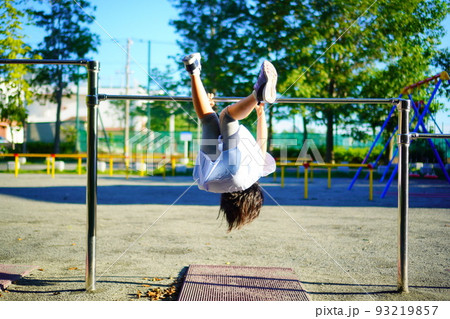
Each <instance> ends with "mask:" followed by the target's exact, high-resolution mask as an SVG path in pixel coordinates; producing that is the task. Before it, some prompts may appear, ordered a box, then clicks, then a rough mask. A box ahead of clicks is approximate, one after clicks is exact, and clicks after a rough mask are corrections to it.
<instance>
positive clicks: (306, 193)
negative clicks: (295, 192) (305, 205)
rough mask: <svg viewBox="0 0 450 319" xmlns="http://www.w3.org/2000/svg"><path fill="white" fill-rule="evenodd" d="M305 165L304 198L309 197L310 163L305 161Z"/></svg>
mask: <svg viewBox="0 0 450 319" xmlns="http://www.w3.org/2000/svg"><path fill="white" fill-rule="evenodd" d="M303 167H304V168H305V186H304V192H303V198H304V199H308V168H309V163H303Z"/></svg>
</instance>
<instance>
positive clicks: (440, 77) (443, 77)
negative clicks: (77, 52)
mask: <svg viewBox="0 0 450 319" xmlns="http://www.w3.org/2000/svg"><path fill="white" fill-rule="evenodd" d="M435 80H437V82H436V84H435V86H434V90H433V93H432V94H431V96H430V98H429V100H428V102H427V103H426V104H425V105H423V111H422V113H420V106H421V104H420V102H419V103H416V102H415V101H414V99H413V97H412V95H411V91H412V90H413V89H414V88H417V87H420V86H421V85H423V84H426V83H429V82H432V81H435ZM442 81H448V83H450V77H449V75H448V73H447V72H445V71H443V72H441V73H439V74H436V75H435V76H432V77H430V78H427V79H425V80H423V81H420V82H417V83H415V84H412V85H409V86H407V87H405V88H404V89H403V90H402V93H401V94H400V95H399V99H400V98H402V97H403V96H404V95H407V96H408V99H409V100H410V102H411V106H412V109H413V111H414V114H413V116H412V117H411V120H410V122H409V126H410V127H411V126H412V124H413V122H414V120H415V119H416V118H417V123H416V125H415V127H414V128H413V129H412V130H411V132H412V133H417V132H418V130H419V129H421V130H422V132H423V133H427V134H428V133H429V132H428V130H427V128H426V126H425V124H424V118H425V116H426V115H427V114H428V115H429V116H430V118H431V119H432V120H433V122H434V124H435V125H436V128H437V129H438V130H439V132H440V133H441V134H443V132H442V130H441V129H440V127H439V125H438V124H437V123H436V120H435V119H434V117H433V115H432V114H431V112H430V105H431V102H432V101H433V99H434V97H435V96H436V93H437V92H438V90H439V87H440V86H441V84H442ZM421 103H423V102H421ZM395 108H396V106H395V105H393V106H392V108H391V110H390V111H389V114H388V116H387V117H386V120H385V121H384V123H383V125H382V126H381V129H380V132H378V134H377V136H376V137H375V140H374V141H373V143H372V145H371V146H370V148H369V151H368V152H367V154H366V156H365V157H364V160H363V161H362V164H366V162H367V161H368V159H369V156H370V154H371V153H372V151H373V149H374V148H375V145H377V143H378V140H379V139H380V137H381V134H382V133H383V131H384V129H385V128H386V126H387V124H388V122H389V120H390V118H391V116H392V114H393V113H394V111H395ZM397 130H398V126H397V127H396V128H395V129H394V131H393V132H392V134H391V136H390V137H389V138H388V140H387V141H386V143H385V144H384V147H383V150H382V151H381V152H380V154H379V155H378V157H377V158H376V159H375V161H374V162H373V163H372V166H373V167H374V168H376V167H377V164H378V161H379V160H380V158H381V156H382V155H383V153H384V151H385V150H386V148H387V147H388V145H389V143H390V142H391V140H392V138H393V137H394V135H395V134H396V133H397ZM445 142H446V143H447V145H448V146H449V147H450V142H449V141H448V139H445ZM428 144H429V145H430V147H431V149H432V150H433V153H434V156H435V157H436V160H437V161H438V164H439V166H440V167H441V170H442V172H443V173H444V176H445V178H446V179H447V181H448V182H449V183H450V176H449V175H448V173H447V171H446V170H445V165H444V163H443V161H442V159H441V157H440V156H439V153H438V151H437V148H436V145H435V144H434V143H433V141H432V139H431V138H430V139H428ZM397 154H398V147H396V148H395V149H394V152H393V155H392V158H391V159H390V160H389V163H388V165H387V166H386V168H385V170H384V172H383V175H382V177H381V179H380V182H382V181H384V179H385V177H386V175H387V174H388V172H389V170H390V168H391V166H392V163H393V161H394V159H395V157H396V156H397ZM361 170H362V168H359V169H358V170H357V172H356V174H355V176H354V177H353V180H352V181H351V183H350V185H349V187H348V190H351V189H352V187H353V185H354V184H355V183H356V180H357V179H358V176H359V174H360V173H361ZM397 172H398V164H395V167H394V170H393V171H392V173H391V175H390V177H389V180H388V182H387V184H386V186H385V188H384V190H383V192H382V194H381V198H384V197H385V196H386V193H387V191H388V189H389V187H390V185H391V183H392V181H393V180H394V177H395V176H396V174H397ZM366 178H367V176H366Z"/></svg>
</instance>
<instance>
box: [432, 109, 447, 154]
mask: <svg viewBox="0 0 450 319" xmlns="http://www.w3.org/2000/svg"><path fill="white" fill-rule="evenodd" d="M429 113H430V117H431V119H432V120H433V122H434V124H435V125H436V127H437V129H438V130H439V133H441V134H444V132H442V130H441V128H440V127H439V125H438V124H437V123H436V119H435V118H434V116H433V114H431V112H429ZM444 141H445V143H447V146H448V147H450V142H449V141H448V139H444Z"/></svg>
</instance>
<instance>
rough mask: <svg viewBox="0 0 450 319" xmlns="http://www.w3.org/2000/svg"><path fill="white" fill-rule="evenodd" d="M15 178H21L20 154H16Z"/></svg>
mask: <svg viewBox="0 0 450 319" xmlns="http://www.w3.org/2000/svg"><path fill="white" fill-rule="evenodd" d="M14 176H15V177H17V176H19V154H17V153H16V154H14Z"/></svg>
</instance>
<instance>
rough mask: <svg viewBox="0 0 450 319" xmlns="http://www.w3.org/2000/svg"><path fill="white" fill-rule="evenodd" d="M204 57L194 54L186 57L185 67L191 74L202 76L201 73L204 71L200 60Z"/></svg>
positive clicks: (184, 59) (184, 60)
mask: <svg viewBox="0 0 450 319" xmlns="http://www.w3.org/2000/svg"><path fill="white" fill-rule="evenodd" d="M201 58H202V56H201V55H200V53H192V54H189V55H186V56H185V57H184V58H183V60H182V61H183V63H184V67H185V68H186V71H188V72H189V74H200V71H201V69H202V65H201V64H200V59H201Z"/></svg>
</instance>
